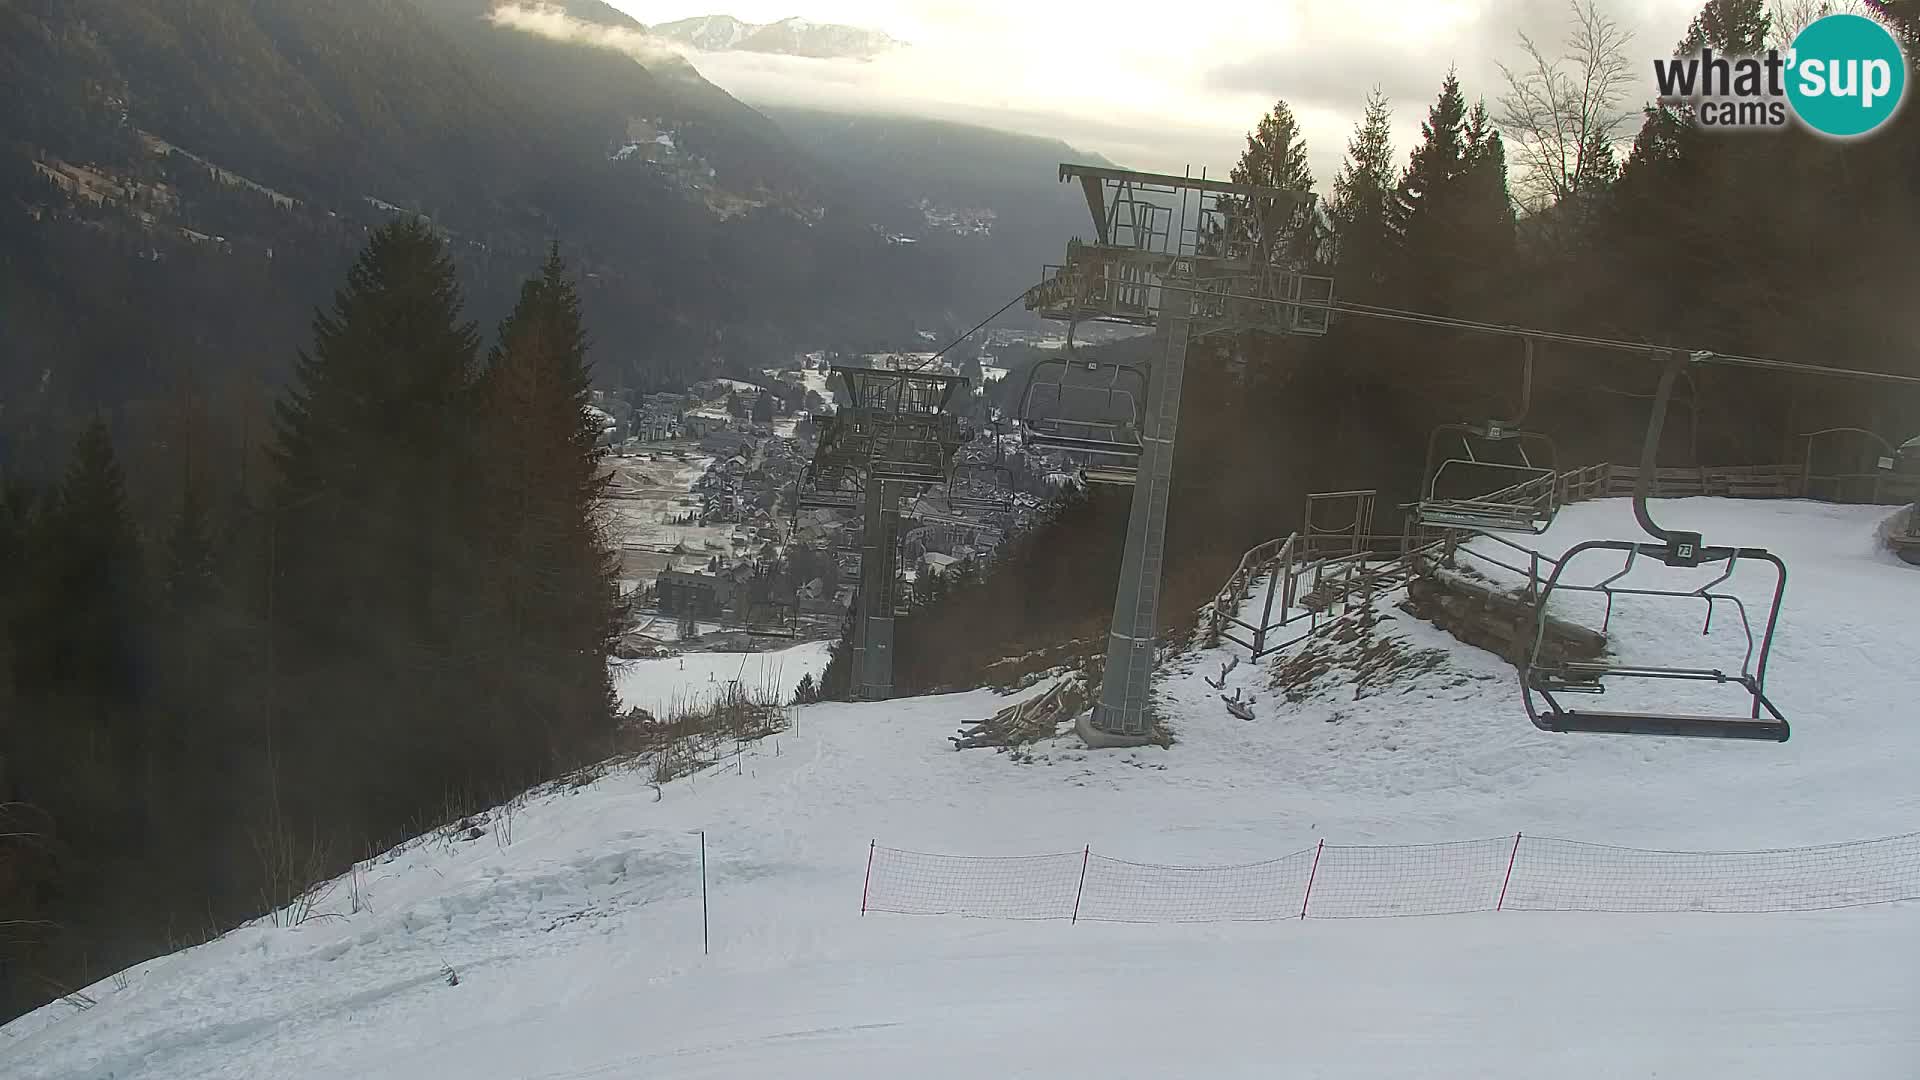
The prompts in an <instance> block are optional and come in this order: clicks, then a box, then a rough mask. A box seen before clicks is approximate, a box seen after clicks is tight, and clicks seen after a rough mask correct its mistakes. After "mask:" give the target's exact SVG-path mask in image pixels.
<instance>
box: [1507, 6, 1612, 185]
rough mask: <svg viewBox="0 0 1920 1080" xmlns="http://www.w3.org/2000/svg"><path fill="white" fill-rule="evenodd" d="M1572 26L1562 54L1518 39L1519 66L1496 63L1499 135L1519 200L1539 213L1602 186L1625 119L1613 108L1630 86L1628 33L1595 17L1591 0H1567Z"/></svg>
mask: <svg viewBox="0 0 1920 1080" xmlns="http://www.w3.org/2000/svg"><path fill="white" fill-rule="evenodd" d="M1568 7H1569V10H1570V11H1571V13H1572V19H1573V29H1572V31H1571V32H1570V33H1569V34H1568V35H1567V40H1566V52H1564V53H1563V54H1561V55H1560V56H1557V57H1549V56H1548V55H1547V54H1546V53H1545V52H1544V51H1543V50H1542V49H1541V48H1540V46H1539V45H1538V44H1537V43H1536V42H1535V41H1534V40H1533V39H1532V38H1530V37H1528V36H1527V35H1526V34H1524V33H1523V34H1521V35H1520V46H1521V48H1522V49H1524V50H1525V51H1526V54H1527V63H1526V64H1525V65H1524V66H1523V67H1519V68H1509V67H1508V66H1506V65H1505V64H1502V65H1500V71H1501V73H1502V74H1503V75H1505V76H1506V80H1507V92H1506V93H1505V94H1502V95H1501V97H1500V118H1499V122H1500V130H1501V133H1502V134H1503V135H1504V136H1505V137H1506V140H1507V145H1508V146H1509V147H1511V148H1512V151H1513V154H1514V157H1515V159H1516V163H1517V164H1518V165H1519V166H1520V168H1519V170H1518V176H1517V191H1518V193H1519V200H1520V202H1521V204H1522V205H1523V206H1526V207H1527V208H1528V209H1529V210H1535V211H1538V210H1544V209H1547V208H1549V207H1552V206H1556V205H1558V204H1560V203H1562V202H1565V201H1567V200H1568V199H1570V198H1573V197H1575V196H1577V195H1580V194H1581V193H1583V192H1585V191H1587V190H1589V189H1590V188H1592V187H1593V186H1595V185H1596V184H1599V183H1604V182H1605V180H1606V179H1607V178H1608V177H1609V176H1610V174H1611V169H1612V165H1613V150H1614V147H1615V146H1616V145H1618V143H1619V142H1620V140H1621V138H1622V136H1623V132H1624V131H1625V128H1626V124H1627V120H1628V118H1629V117H1631V116H1632V115H1633V114H1632V113H1631V112H1630V111H1629V110H1627V109H1624V108H1622V107H1621V103H1622V102H1623V101H1624V100H1625V99H1626V96H1627V94H1628V93H1629V92H1630V91H1631V90H1632V89H1633V82H1634V80H1633V62H1632V61H1631V60H1630V59H1629V58H1628V56H1627V45H1628V43H1629V42H1630V41H1631V40H1632V38H1633V35H1632V34H1631V33H1630V32H1628V31H1626V30H1624V29H1622V28H1621V26H1620V24H1618V23H1616V22H1615V21H1613V20H1612V19H1611V18H1608V17H1607V16H1606V15H1604V14H1602V13H1601V12H1600V10H1599V8H1598V7H1597V6H1595V4H1594V0H1570V3H1569V4H1568Z"/></svg>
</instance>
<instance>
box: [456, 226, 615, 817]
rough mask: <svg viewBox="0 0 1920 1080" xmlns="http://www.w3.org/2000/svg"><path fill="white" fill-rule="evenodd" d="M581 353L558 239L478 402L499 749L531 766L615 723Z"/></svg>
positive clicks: (599, 485)
mask: <svg viewBox="0 0 1920 1080" xmlns="http://www.w3.org/2000/svg"><path fill="white" fill-rule="evenodd" d="M587 349H588V341H587V336H586V332H585V330H584V329H583V328H582V326H581V319H580V300H579V296H578V295H577V293H576V292H575V288H574V284H573V282H572V280H571V279H570V278H569V277H568V276H567V269H566V264H565V262H564V261H563V260H562V259H561V258H560V253H559V249H558V247H555V248H554V249H553V250H552V251H551V252H550V254H549V256H548V258H547V261H546V263H545V265H544V266H543V267H542V268H541V270H540V273H539V275H538V276H536V277H534V278H532V279H531V280H529V281H527V282H526V283H525V284H524V285H523V286H522V288H521V291H520V301H519V303H518V305H517V306H516V307H515V308H514V310H513V313H512V314H511V315H509V316H508V318H507V319H506V321H505V322H503V323H502V324H501V326H500V333H499V340H498V343H497V344H496V345H495V346H494V347H493V349H492V350H491V352H490V354H489V356H488V363H487V369H486V374H485V376H484V378H483V382H482V385H483V394H482V398H483V403H482V408H481V419H482V429H481V430H482V435H483V437H482V444H483V446H484V450H483V451H482V454H481V460H482V461H483V462H485V463H486V477H485V480H484V483H485V485H486V499H485V503H484V504H485V514H486V519H485V524H484V525H483V526H482V531H483V534H484V535H485V537H486V542H487V545H488V552H487V566H488V570H487V577H488V581H489V589H488V591H489V594H490V595H492V596H494V597H495V598H496V600H497V603H498V604H499V605H500V608H501V610H500V614H501V616H502V617H503V618H504V620H505V621H504V626H503V627H502V630H503V631H504V635H503V636H502V637H500V638H499V639H498V641H499V645H500V647H501V648H504V650H505V654H504V655H501V656H500V657H499V660H501V661H503V662H504V664H505V665H506V666H505V668H504V670H505V671H507V672H510V673H511V675H510V678H511V679H512V681H513V682H514V683H515V684H517V685H515V686H514V687H513V688H512V691H511V692H510V693H509V694H508V695H507V696H506V697H505V698H504V699H503V700H504V701H509V702H512V703H513V704H514V706H515V708H516V709H517V715H509V716H505V717H502V718H501V724H502V726H503V733H504V737H505V738H506V739H507V743H506V745H505V746H503V747H502V749H508V748H513V749H520V748H526V749H530V750H532V751H533V754H532V756H531V757H528V756H525V755H522V756H521V761H522V763H523V764H524V765H528V766H537V767H538V768H539V769H541V770H551V769H555V768H560V767H565V766H567V765H570V764H573V763H575V761H576V760H577V759H579V758H580V757H581V756H582V755H584V754H589V753H592V752H595V751H597V750H598V749H599V747H600V743H599V741H598V736H601V735H604V734H605V733H606V732H607V730H608V725H609V724H610V722H611V719H612V710H611V707H610V704H609V703H610V701H611V693H612V690H611V685H610V683H609V680H608V675H607V665H606V657H607V654H608V651H609V647H610V645H611V643H612V639H613V637H614V636H615V635H616V634H617V633H618V630H619V625H618V611H617V605H616V603H615V601H614V588H615V580H614V576H613V566H614V564H613V557H612V553H611V552H610V550H609V549H608V546H607V543H606V540H605V537H604V536H603V535H602V532H601V527H600V524H599V515H600V514H601V512H602V510H603V509H604V507H603V500H604V498H605V492H606V484H607V477H606V475H605V474H604V473H603V471H602V457H603V452H602V450H601V449H600V447H599V435H600V432H599V427H598V425H597V424H595V423H594V422H593V420H592V419H591V417H590V415H589V413H588V412H587V408H588V405H589V404H590V403H591V400H592V380H591V372H590V363H589V361H588V359H587ZM538 778H540V777H538V776H526V777H522V778H521V779H538Z"/></svg>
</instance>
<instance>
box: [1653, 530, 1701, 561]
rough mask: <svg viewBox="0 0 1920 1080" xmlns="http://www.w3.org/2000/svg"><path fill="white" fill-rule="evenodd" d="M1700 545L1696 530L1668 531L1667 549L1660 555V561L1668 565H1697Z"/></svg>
mask: <svg viewBox="0 0 1920 1080" xmlns="http://www.w3.org/2000/svg"><path fill="white" fill-rule="evenodd" d="M1702 546H1703V545H1702V544H1701V542H1700V534H1699V533H1697V532H1674V533H1669V534H1668V536H1667V550H1666V551H1665V553H1663V554H1662V555H1661V556H1660V561H1662V562H1664V563H1666V564H1667V565H1668V566H1699V565H1700V561H1701V559H1700V549H1701V548H1702Z"/></svg>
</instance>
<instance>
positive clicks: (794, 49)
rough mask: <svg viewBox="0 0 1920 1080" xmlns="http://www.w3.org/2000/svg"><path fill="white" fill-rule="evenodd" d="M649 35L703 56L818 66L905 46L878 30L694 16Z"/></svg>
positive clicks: (797, 20)
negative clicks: (792, 59) (808, 60)
mask: <svg viewBox="0 0 1920 1080" xmlns="http://www.w3.org/2000/svg"><path fill="white" fill-rule="evenodd" d="M652 32H653V33H654V34H655V35H656V36H658V37H663V38H666V39H668V40H670V41H677V42H680V43H681V44H683V45H688V46H691V47H693V48H695V49H699V50H701V51H703V52H730V51H738V52H759V53H777V54H780V55H783V56H806V57H813V58H815V59H822V60H865V59H869V58H871V57H875V56H878V55H880V54H881V53H883V52H886V51H888V50H890V49H896V48H899V47H900V46H901V45H902V44H904V42H901V41H899V40H898V39H895V38H892V37H889V36H887V35H886V34H883V33H881V32H880V31H878V30H867V29H864V28H862V27H858V26H844V25H841V24H839V23H819V22H810V21H808V20H806V19H802V18H797V17H795V18H786V19H780V20H778V21H776V22H770V23H750V22H743V21H741V20H739V19H736V18H734V17H733V16H731V15H699V16H695V17H694V18H691V19H678V20H676V21H674V22H667V23H659V24H657V25H656V26H654V27H653V30H652Z"/></svg>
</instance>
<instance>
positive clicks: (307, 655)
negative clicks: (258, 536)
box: [266, 222, 484, 821]
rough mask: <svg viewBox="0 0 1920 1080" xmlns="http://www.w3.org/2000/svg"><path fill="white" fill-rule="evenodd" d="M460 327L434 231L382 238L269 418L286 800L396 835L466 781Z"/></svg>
mask: <svg viewBox="0 0 1920 1080" xmlns="http://www.w3.org/2000/svg"><path fill="white" fill-rule="evenodd" d="M460 312H461V298H460V290H459V287H458V284H457V282H456V280H455V275H454V269H453V265H452V263H451V262H450V261H449V260H448V258H447V256H446V253H445V251H444V250H443V248H442V246H441V244H440V241H439V239H438V238H437V237H436V236H435V235H434V234H433V232H432V231H431V229H430V228H429V227H427V226H426V225H424V224H420V223H417V222H399V223H395V224H393V225H389V226H387V227H385V228H382V229H380V230H379V231H377V232H375V233H374V234H373V236H372V238H371V239H370V240H369V242H368V245H367V247H366V249H365V251H364V252H363V253H362V254H361V256H360V258H359V259H358V260H357V261H356V262H355V264H354V266H353V268H352V269H351V271H349V273H348V277H347V285H346V287H345V288H344V289H342V290H341V291H340V292H338V293H337V294H335V297H334V302H333V306H332V308H331V310H330V311H326V312H322V313H320V314H318V315H317V316H316V317H315V319H314V325H313V331H314V344H313V349H312V351H311V352H306V353H302V354H301V355H300V357H299V360H298V363H297V364H296V366H295V370H294V387H293V389H292V390H291V392H290V393H289V394H288V395H287V396H286V397H285V398H283V399H282V400H281V401H280V402H279V404H278V407H277V410H276V424H275V428H276V431H275V434H276V437H277V445H276V446H275V448H274V450H273V454H272V459H273V462H274V464H275V466H276V471H277V473H278V477H277V479H278V483H277V486H276V488H275V490H274V492H273V496H272V502H273V505H272V507H271V508H270V511H269V513H270V514H271V518H270V520H269V521H268V522H267V525H266V532H267V536H266V540H267V547H268V559H267V563H268V566H269V578H270V580H269V582H268V588H267V597H268V601H269V603H268V608H269V610H268V612H267V615H268V621H269V624H270V627H269V632H270V633H272V634H274V635H275V636H276V637H277V638H278V639H279V641H280V645H281V647H280V648H279V649H278V650H277V653H278V656H280V657H282V658H284V660H283V662H282V663H281V665H280V668H281V672H280V677H279V685H278V686H277V687H275V688H272V689H270V690H269V698H270V702H269V707H270V708H271V707H272V705H273V704H275V703H277V704H278V705H279V706H280V708H281V709H283V710H284V714H285V717H284V722H283V723H282V722H281V721H280V719H279V718H277V717H275V718H270V722H272V723H280V724H281V727H280V730H281V732H282V734H284V735H285V736H286V739H285V740H284V747H285V749H284V751H283V752H282V754H281V757H282V758H283V760H286V761H288V762H289V763H290V764H291V765H292V766H293V767H294V768H295V769H296V771H297V773H298V775H296V776H294V777H292V780H293V781H294V783H293V784H292V785H291V786H292V787H293V788H294V789H295V791H296V792H299V793H303V794H304V795H305V798H306V801H307V804H308V806H309V808H312V809H316V810H318V809H319V808H321V807H324V808H325V811H324V812H326V813H328V814H332V813H336V812H339V811H341V810H343V809H348V808H350V809H351V812H354V813H360V814H365V815H367V816H368V817H369V818H370V819H371V820H373V821H396V820H403V819H404V818H405V817H406V816H407V815H408V814H409V813H417V812H418V810H417V807H419V806H420V805H422V804H426V805H434V804H438V803H439V802H440V800H442V799H443V798H444V797H445V796H446V794H447V792H448V791H449V790H451V789H455V788H461V789H464V788H466V787H467V786H468V783H469V780H470V779H471V776H470V772H471V765H472V761H471V758H472V756H473V754H474V753H475V752H476V751H477V750H478V748H477V747H474V746H473V745H472V744H471V743H470V742H469V741H468V740H466V739H465V738H464V737H463V735H464V732H463V724H464V717H465V714H466V711H467V708H468V705H469V703H470V694H471V692H472V689H471V686H470V684H469V683H468V682H467V681H466V680H467V679H468V678H469V677H470V676H471V674H472V670H473V668H474V667H475V666H476V665H475V663H474V658H473V657H471V656H470V655H466V654H464V653H463V652H462V647H463V645H464V644H465V641H466V638H465V633H466V631H467V625H468V622H469V619H470V615H471V613H470V611H469V610H468V606H469V604H470V601H471V598H472V597H473V596H474V595H476V594H478V593H479V592H480V591H481V589H482V588H483V587H484V581H483V580H482V579H481V577H480V576H479V570H480V566H479V560H478V559H477V558H476V556H475V552H474V549H473V547H472V545H471V542H470V539H469V534H470V531H471V525H472V522H473V520H474V518H475V516H476V515H475V512H474V509H473V507H474V504H475V503H476V501H477V499H476V484H475V466H474V464H473V458H474V449H475V448H474V445H473V426H474V425H473V411H474V392H473V390H474V387H473V380H474V368H475V359H476V353H477V347H478V338H477V335H476V334H475V332H474V329H473V326H472V324H471V323H467V322H463V321H462V320H461V318H460ZM341 785H346V787H345V790H341Z"/></svg>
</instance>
